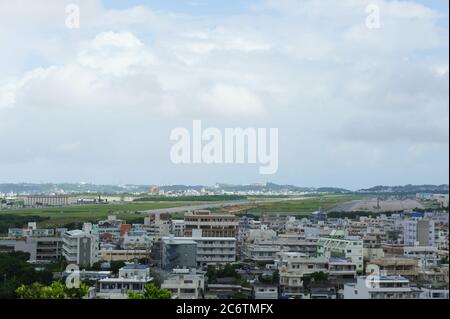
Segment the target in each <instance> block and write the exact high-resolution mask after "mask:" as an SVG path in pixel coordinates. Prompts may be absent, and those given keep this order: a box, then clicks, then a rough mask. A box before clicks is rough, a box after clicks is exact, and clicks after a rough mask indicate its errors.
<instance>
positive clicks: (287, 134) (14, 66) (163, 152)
mask: <svg viewBox="0 0 450 319" xmlns="http://www.w3.org/2000/svg"><path fill="white" fill-rule="evenodd" d="M69 3H75V4H77V5H78V6H79V8H80V18H81V20H80V28H79V29H70V28H67V27H66V25H65V21H66V18H67V15H66V12H65V9H66V6H67V4H69ZM369 4H375V5H377V6H378V8H379V9H380V28H378V29H370V28H367V26H366V18H367V15H368V13H367V12H366V8H367V6H368V5H369ZM448 50H449V34H448V1H447V0H430V1H425V0H424V1H388V0H383V1H372V0H370V1H365V0H342V1H336V0H302V1H300V0H241V1H238V0H232V1H213V0H209V1H206V0H186V1H181V0H180V1H174V0H172V1H166V0H165V1H162V0H160V1H156V0H148V1H144V0H141V1H138V0H129V1H122V0H121V1H118V0H104V1H100V0H71V1H65V0H33V1H31V0H15V1H10V0H0V138H1V148H0V182H92V183H108V184H109V183H112V184H125V183H135V184H213V183H215V182H223V183H252V182H268V181H270V182H276V183H289V184H295V185H300V186H341V187H347V188H351V189H357V188H361V187H368V186H373V185H378V184H384V185H401V184H408V183H413V184H422V183H434V184H440V183H448V176H449V171H448V166H449V108H448V104H449V88H448V86H449V66H448V65H449V56H448ZM194 119H200V120H202V123H203V125H204V127H217V128H219V129H224V128H226V127H230V128H234V127H243V128H246V127H254V128H271V127H274V128H278V129H279V169H278V172H277V173H276V174H274V175H270V176H265V175H260V174H259V170H258V167H259V166H258V165H219V164H217V165H175V164H173V163H172V162H171V160H170V148H171V146H172V145H173V142H171V141H170V140H169V136H170V132H171V130H172V129H174V128H176V127H186V128H188V129H191V127H192V121H193V120H194Z"/></svg>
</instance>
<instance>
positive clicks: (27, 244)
mask: <svg viewBox="0 0 450 319" xmlns="http://www.w3.org/2000/svg"><path fill="white" fill-rule="evenodd" d="M65 231H66V229H64V228H58V229H37V228H36V223H29V224H28V228H23V229H9V231H8V237H6V238H0V251H4V252H6V251H23V252H27V253H29V254H30V259H29V260H30V261H31V262H38V263H39V262H53V261H56V260H59V259H61V257H62V244H63V239H62V234H63V233H64V232H65Z"/></svg>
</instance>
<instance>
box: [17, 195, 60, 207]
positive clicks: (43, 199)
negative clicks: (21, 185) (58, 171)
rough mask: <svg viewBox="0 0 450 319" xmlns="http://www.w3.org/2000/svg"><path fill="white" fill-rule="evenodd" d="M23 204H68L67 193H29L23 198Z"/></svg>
mask: <svg viewBox="0 0 450 319" xmlns="http://www.w3.org/2000/svg"><path fill="white" fill-rule="evenodd" d="M24 204H25V206H68V205H69V196H67V195H29V196H25V198H24Z"/></svg>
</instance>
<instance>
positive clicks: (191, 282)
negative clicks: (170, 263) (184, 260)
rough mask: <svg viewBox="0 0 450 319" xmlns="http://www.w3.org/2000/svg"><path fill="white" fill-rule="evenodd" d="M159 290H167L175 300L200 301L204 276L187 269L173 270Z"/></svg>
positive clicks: (203, 287) (203, 286)
mask: <svg viewBox="0 0 450 319" xmlns="http://www.w3.org/2000/svg"><path fill="white" fill-rule="evenodd" d="M161 288H165V289H167V290H169V291H170V292H171V293H172V297H174V298H177V299H200V298H202V297H203V294H204V290H205V276H204V275H201V274H197V273H196V272H195V271H190V270H189V269H174V270H173V272H172V274H171V275H170V276H169V278H167V279H166V280H164V282H163V284H162V285H161Z"/></svg>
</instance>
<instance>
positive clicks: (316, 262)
mask: <svg viewBox="0 0 450 319" xmlns="http://www.w3.org/2000/svg"><path fill="white" fill-rule="evenodd" d="M275 263H276V265H277V267H278V271H279V275H280V290H281V293H283V294H284V295H286V296H297V295H300V294H302V289H303V277H304V276H305V275H309V274H312V273H315V272H324V273H327V272H328V259H327V258H325V257H311V256H308V255H306V254H302V253H292V252H281V253H279V254H278V257H277V259H276V260H275Z"/></svg>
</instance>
